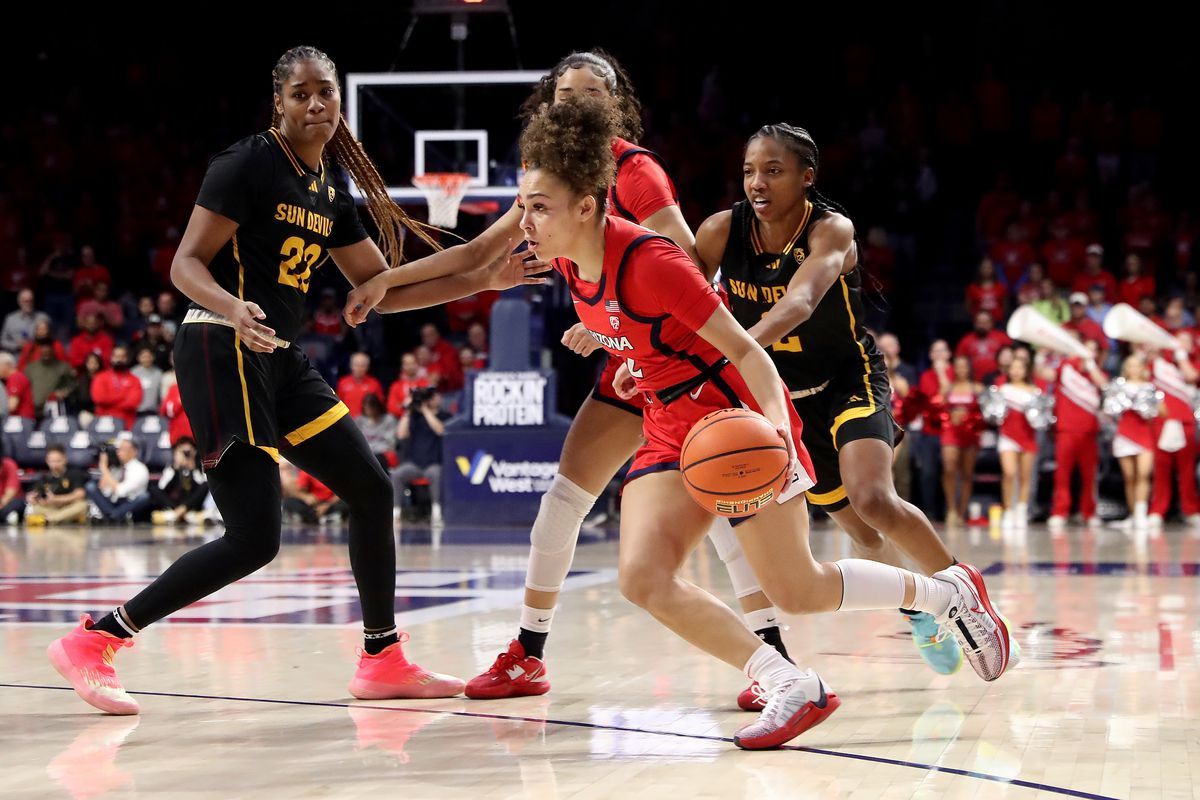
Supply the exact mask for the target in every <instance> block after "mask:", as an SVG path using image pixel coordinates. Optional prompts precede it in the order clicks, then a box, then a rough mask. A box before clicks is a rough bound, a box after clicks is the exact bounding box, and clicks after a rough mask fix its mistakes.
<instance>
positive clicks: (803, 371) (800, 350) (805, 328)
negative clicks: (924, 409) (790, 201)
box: [721, 200, 883, 390]
mask: <svg viewBox="0 0 1200 800" xmlns="http://www.w3.org/2000/svg"><path fill="white" fill-rule="evenodd" d="M806 202H807V208H806V211H805V218H804V219H803V221H802V222H801V223H800V227H799V228H798V229H797V230H796V233H795V235H794V236H793V238H792V241H791V242H790V243H789V244H788V245H787V247H785V248H784V251H783V252H782V253H768V252H765V249H764V247H763V245H762V243H761V241H760V240H759V237H758V229H757V225H756V224H755V219H754V210H753V209H752V208H751V207H750V204H749V203H748V202H747V201H745V200H742V201H739V202H737V203H734V205H733V212H732V213H733V216H732V219H731V220H730V226H729V241H728V242H727V244H726V246H725V253H724V255H723V256H722V258H721V282H722V284H723V285H724V287H725V290H726V292H728V294H729V304H730V308H731V309H732V311H733V316H734V317H735V318H736V319H737V321H738V323H740V324H741V325H742V327H744V328H750V327H752V326H754V325H755V324H756V323H757V322H758V321H759V320H760V319H762V318H763V316H764V315H765V314H766V313H767V312H768V311H770V310H771V307H772V306H773V305H775V303H777V302H778V301H779V300H780V299H782V298H783V295H784V294H785V293H786V292H787V287H788V283H789V282H790V281H791V280H792V277H793V276H794V275H795V274H796V272H797V271H799V270H801V269H803V268H804V261H805V259H806V258H807V256H808V253H809V251H810V248H809V243H808V237H809V234H810V232H811V231H812V229H813V226H815V225H816V224H817V223H818V222H820V221H821V220H822V219H823V218H824V217H825V216H826V214H828V213H830V212H831V209H828V208H825V207H823V206H820V205H814V204H813V203H812V202H809V201H806ZM766 351H767V353H768V354H769V355H770V356H771V360H772V361H774V362H775V366H776V368H777V369H778V370H779V374H780V376H781V377H782V378H783V380H784V382H785V383H786V384H787V385H788V388H789V389H792V390H803V389H810V388H813V387H816V386H820V385H821V384H822V383H824V382H825V381H827V380H829V379H830V378H832V377H836V376H838V375H842V374H844V373H848V372H851V371H853V372H855V373H858V374H870V373H871V372H872V371H875V370H879V369H882V363H883V362H882V355H881V354H880V352H879V350H878V348H877V347H876V346H875V339H874V337H872V336H871V334H870V333H868V332H867V329H866V327H865V325H864V324H863V305H862V267H861V266H856V267H855V268H854V269H853V270H851V271H850V272H849V273H848V274H846V275H842V276H841V277H840V278H838V280H837V281H836V282H835V283H834V284H833V285H832V286H831V287H830V288H829V291H827V292H826V293H825V296H824V297H822V298H821V300H820V302H819V303H818V304H817V307H816V309H814V310H813V314H812V316H811V317H809V318H808V319H807V320H806V321H804V322H802V323H801V324H800V325H798V326H796V328H795V329H794V330H792V331H791V332H789V333H788V335H787V336H785V337H783V339H781V340H780V341H778V342H775V343H774V344H772V345H770V346H769V347H767V348H766Z"/></svg>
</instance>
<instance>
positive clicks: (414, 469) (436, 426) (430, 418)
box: [392, 387, 451, 525]
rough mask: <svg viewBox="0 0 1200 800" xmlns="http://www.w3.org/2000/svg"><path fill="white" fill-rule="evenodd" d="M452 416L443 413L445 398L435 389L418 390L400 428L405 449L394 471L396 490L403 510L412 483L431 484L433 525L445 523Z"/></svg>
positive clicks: (402, 445) (398, 505)
mask: <svg viewBox="0 0 1200 800" xmlns="http://www.w3.org/2000/svg"><path fill="white" fill-rule="evenodd" d="M450 417H451V414H449V413H448V412H446V411H443V410H442V395H441V393H440V392H439V391H438V390H437V389H434V388H432V387H430V388H420V389H414V390H413V392H412V399H411V401H410V402H409V404H408V409H407V410H406V411H405V412H404V416H403V417H401V418H400V423H399V425H397V426H396V439H397V441H398V442H399V444H400V446H401V447H403V448H404V456H403V459H402V461H401V462H400V466H398V467H396V468H395V469H394V470H392V488H393V491H394V497H395V504H396V508H397V509H399V508H400V505H401V503H402V501H403V498H404V492H405V490H406V489H407V487H408V484H409V483H410V482H411V481H414V480H416V479H418V478H424V479H426V480H427V481H429V496H430V499H431V501H432V503H433V509H432V517H431V519H430V521H431V522H432V523H433V524H434V525H438V524H440V523H441V521H442V502H441V501H442V496H441V483H442V436H443V434H445V432H446V425H445V423H446V420H448V419H450Z"/></svg>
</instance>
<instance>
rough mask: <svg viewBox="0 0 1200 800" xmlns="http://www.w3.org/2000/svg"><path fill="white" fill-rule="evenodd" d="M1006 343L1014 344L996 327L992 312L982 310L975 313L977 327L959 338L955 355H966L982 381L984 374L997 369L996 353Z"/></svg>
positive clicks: (976, 378)
mask: <svg viewBox="0 0 1200 800" xmlns="http://www.w3.org/2000/svg"><path fill="white" fill-rule="evenodd" d="M1006 344H1012V339H1010V338H1008V335H1007V334H1005V333H1002V332H1000V331H998V330H996V329H995V322H994V321H993V318H992V315H991V314H989V313H988V312H986V311H980V312H979V313H978V314H976V315H975V329H974V330H973V331H971V332H970V333H968V334H967V335H966V336H964V337H963V338H962V339H960V340H959V342H958V347H956V348H954V355H955V356H966V357H967V358H968V359H969V360H970V362H971V370H972V373H973V374H974V376H975V380H977V381H980V380H983V376H984V375H987V374H988V373H990V372H995V371H996V353H998V352H999V351H1000V348H1001V347H1003V346H1004V345H1006Z"/></svg>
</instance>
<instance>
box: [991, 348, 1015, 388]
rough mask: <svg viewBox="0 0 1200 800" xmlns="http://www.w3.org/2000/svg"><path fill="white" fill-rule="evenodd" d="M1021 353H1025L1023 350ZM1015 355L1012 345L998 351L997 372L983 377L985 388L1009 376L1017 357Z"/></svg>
mask: <svg viewBox="0 0 1200 800" xmlns="http://www.w3.org/2000/svg"><path fill="white" fill-rule="evenodd" d="M1021 352H1025V351H1024V350H1022V351H1021ZM1014 353H1015V351H1014V350H1013V346H1012V345H1011V344H1006V345H1004V346H1003V347H1001V348H1000V349H999V350H997V351H996V370H995V372H989V373H988V374H987V375H984V376H983V384H984V385H985V386H991V385H992V384H994V383H996V381H997V380H998V379H1000V378H1001V377H1003V376H1005V375H1007V374H1008V368H1009V367H1010V366H1012V362H1013V358H1014V357H1015V356H1014Z"/></svg>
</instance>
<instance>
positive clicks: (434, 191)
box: [412, 172, 471, 230]
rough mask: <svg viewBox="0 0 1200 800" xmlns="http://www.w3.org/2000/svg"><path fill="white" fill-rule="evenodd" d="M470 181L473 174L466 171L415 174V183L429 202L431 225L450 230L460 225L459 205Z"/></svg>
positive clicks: (413, 180)
mask: <svg viewBox="0 0 1200 800" xmlns="http://www.w3.org/2000/svg"><path fill="white" fill-rule="evenodd" d="M470 181H471V176H470V175H468V174H466V173H465V172H426V173H425V174H424V175H414V176H413V179H412V182H413V185H414V186H416V187H417V188H418V189H420V190H421V193H422V194H423V195H425V201H426V202H427V203H428V204H429V224H430V225H434V226H436V227H438V228H447V229H450V230H453V229H454V228H456V227H457V226H458V206H459V204H460V203H461V202H462V199H463V197H465V196H466V194H467V186H468V184H469V183H470Z"/></svg>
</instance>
